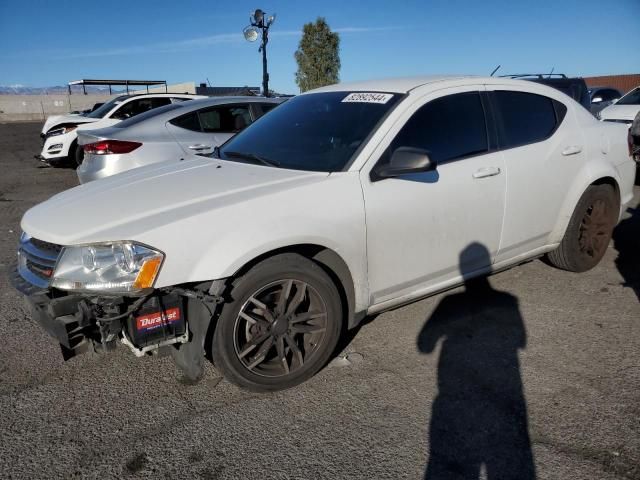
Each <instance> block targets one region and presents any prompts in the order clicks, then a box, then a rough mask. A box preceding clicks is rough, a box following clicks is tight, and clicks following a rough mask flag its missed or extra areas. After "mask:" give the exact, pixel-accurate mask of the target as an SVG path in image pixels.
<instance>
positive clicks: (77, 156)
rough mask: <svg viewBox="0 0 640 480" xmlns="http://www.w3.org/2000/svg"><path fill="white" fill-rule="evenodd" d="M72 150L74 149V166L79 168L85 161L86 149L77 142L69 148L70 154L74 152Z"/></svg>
mask: <svg viewBox="0 0 640 480" xmlns="http://www.w3.org/2000/svg"><path fill="white" fill-rule="evenodd" d="M71 149H73V164H74V165H75V166H76V167H79V166H80V165H82V162H83V160H84V148H82V145H78V144H77V143H76V142H73V143H72V144H71V147H70V148H69V152H71V151H72V150H71Z"/></svg>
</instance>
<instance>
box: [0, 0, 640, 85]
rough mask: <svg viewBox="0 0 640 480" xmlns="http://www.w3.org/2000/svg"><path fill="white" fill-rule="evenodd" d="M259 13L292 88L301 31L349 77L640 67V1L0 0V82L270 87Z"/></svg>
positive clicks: (278, 72)
mask: <svg viewBox="0 0 640 480" xmlns="http://www.w3.org/2000/svg"><path fill="white" fill-rule="evenodd" d="M256 7H260V8H262V9H263V10H265V11H267V12H269V13H272V12H275V13H277V15H278V16H277V20H276V23H275V24H274V25H273V27H272V33H271V39H270V42H269V49H268V52H269V72H270V76H271V82H270V86H271V87H272V88H273V89H275V90H277V91H280V92H286V93H295V92H297V87H296V84H295V81H294V72H295V70H296V63H295V60H294V58H293V53H294V51H295V50H296V47H297V45H298V41H299V39H300V34H299V32H300V30H301V28H302V25H303V24H304V23H306V22H308V21H312V20H315V19H316V18H317V17H318V16H323V17H325V18H326V19H327V22H328V23H329V25H330V26H331V28H332V29H334V30H336V31H339V32H340V36H341V50H340V56H341V60H342V69H341V72H340V76H341V80H343V81H351V80H360V79H367V78H380V77H389V76H405V75H419V74H432V73H468V74H478V75H488V74H489V73H490V72H491V71H492V70H493V69H494V68H495V67H496V66H497V65H498V64H501V65H502V68H501V70H500V71H499V72H498V73H503V74H506V73H521V72H525V73H531V72H548V71H549V70H550V69H551V68H552V67H555V71H556V72H563V73H567V74H570V75H582V76H588V75H599V74H603V75H604V74H616V73H638V72H640V53H639V47H640V0H608V1H595V0H555V1H548V0H510V1H507V0H484V1H476V0H448V1H446V0H423V1H403V0H395V1H393V2H391V1H384V0H370V1H351V2H350V1H347V0H322V1H315V2H304V1H302V0H298V1H284V0H260V1H259V2H256V1H253V0H252V1H251V2H246V1H242V0H236V1H226V0H225V1H222V0H199V1H191V0H181V1H178V0H171V1H165V0H156V1H141V0H134V1H131V2H125V1H116V2H97V1H93V0H82V1H75V0H56V1H36V0H23V1H21V2H16V1H15V0H0V84H2V85H13V84H22V85H27V86H51V85H64V84H66V82H68V81H70V80H75V79H80V78H130V79H137V78H142V79H166V80H168V81H169V82H170V83H174V82H182V81H195V82H201V81H206V80H205V79H206V78H208V79H209V81H210V82H211V84H212V85H222V86H230V85H247V84H248V85H255V86H259V85H260V84H261V81H262V65H261V61H260V55H259V54H258V44H257V43H253V44H249V43H248V42H246V41H245V40H244V38H243V37H242V28H243V27H244V26H246V25H247V24H248V17H249V12H251V11H252V10H254V9H255V8H256Z"/></svg>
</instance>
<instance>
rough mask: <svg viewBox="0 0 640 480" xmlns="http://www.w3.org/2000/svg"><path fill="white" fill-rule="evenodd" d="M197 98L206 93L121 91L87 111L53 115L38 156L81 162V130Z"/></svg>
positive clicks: (44, 130) (42, 134)
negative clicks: (127, 93)
mask: <svg viewBox="0 0 640 480" xmlns="http://www.w3.org/2000/svg"><path fill="white" fill-rule="evenodd" d="M194 98H206V97H204V96H202V95H189V94H180V93H145V94H139V95H121V96H119V97H115V98H113V99H111V100H109V101H108V102H106V103H104V104H102V105H101V106H100V107H98V108H96V109H95V110H93V111H92V112H89V113H86V114H68V115H51V116H49V117H48V118H47V120H46V121H45V122H44V125H43V126H42V131H41V132H40V137H41V138H42V141H43V143H44V144H43V146H42V151H41V152H40V155H37V158H39V159H40V160H42V161H43V162H48V163H50V164H51V165H59V164H61V163H63V162H67V161H68V160H69V161H71V163H74V162H75V163H76V164H77V165H80V164H81V163H82V158H83V150H82V148H79V147H78V140H77V139H78V133H79V132H80V131H87V130H91V129H95V128H104V127H107V126H109V125H115V124H116V123H118V122H120V121H122V120H124V119H127V118H131V117H135V116H136V115H139V114H141V113H143V112H146V111H148V110H151V109H154V108H158V107H162V106H164V105H169V104H171V103H178V102H184V101H185V100H191V99H194Z"/></svg>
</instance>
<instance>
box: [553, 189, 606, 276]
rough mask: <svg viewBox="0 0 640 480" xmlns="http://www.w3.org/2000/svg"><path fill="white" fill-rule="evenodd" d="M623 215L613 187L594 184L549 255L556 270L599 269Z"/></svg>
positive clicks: (581, 199) (581, 200)
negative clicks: (619, 216)
mask: <svg viewBox="0 0 640 480" xmlns="http://www.w3.org/2000/svg"><path fill="white" fill-rule="evenodd" d="M618 214H619V202H618V200H617V195H616V192H615V190H614V189H613V187H612V186H611V185H591V186H590V187H589V188H588V189H587V190H586V191H585V192H584V194H583V195H582V197H581V198H580V200H579V201H578V204H577V205H576V208H575V210H574V212H573V215H572V216H571V220H569V225H568V227H567V230H566V232H565V234H564V237H563V238H562V241H561V242H560V245H559V246H558V248H557V249H556V250H554V251H553V252H550V253H549V254H548V255H547V258H548V259H549V261H550V262H551V263H552V264H553V265H554V266H556V267H558V268H561V269H563V270H569V271H571V272H585V271H587V270H590V269H592V268H593V267H595V266H596V265H597V264H598V263H599V262H600V260H601V259H602V257H603V256H604V254H605V252H606V251H607V247H608V246H609V242H610V241H611V235H612V233H613V228H614V227H615V225H616V222H617V220H618Z"/></svg>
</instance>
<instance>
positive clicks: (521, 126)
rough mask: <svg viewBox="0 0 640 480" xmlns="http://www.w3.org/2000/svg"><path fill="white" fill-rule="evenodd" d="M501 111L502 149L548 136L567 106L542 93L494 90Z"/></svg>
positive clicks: (497, 107) (560, 119)
mask: <svg viewBox="0 0 640 480" xmlns="http://www.w3.org/2000/svg"><path fill="white" fill-rule="evenodd" d="M493 99H494V104H495V106H496V109H497V113H498V136H499V144H500V148H502V149H507V148H515V147H519V146H522V145H528V144H530V143H536V142H541V141H543V140H545V139H547V138H549V137H550V136H551V135H552V134H553V132H554V131H555V130H556V128H557V126H558V124H559V123H560V122H561V121H562V118H564V116H565V114H566V111H567V108H566V107H565V106H564V105H563V104H562V103H561V102H556V101H554V100H552V99H551V98H549V97H545V96H543V95H537V94H534V93H527V92H514V91H506V90H503V91H496V92H493Z"/></svg>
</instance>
